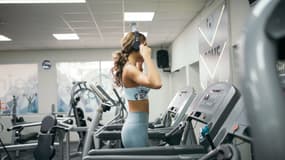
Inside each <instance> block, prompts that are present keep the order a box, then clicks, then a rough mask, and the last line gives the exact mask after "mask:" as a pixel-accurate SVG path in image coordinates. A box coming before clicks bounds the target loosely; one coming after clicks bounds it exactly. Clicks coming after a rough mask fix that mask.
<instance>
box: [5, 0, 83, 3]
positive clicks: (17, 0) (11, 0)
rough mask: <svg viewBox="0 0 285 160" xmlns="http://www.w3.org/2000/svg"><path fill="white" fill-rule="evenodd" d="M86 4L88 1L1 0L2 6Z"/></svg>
mask: <svg viewBox="0 0 285 160" xmlns="http://www.w3.org/2000/svg"><path fill="white" fill-rule="evenodd" d="M36 3H86V0H0V4H36Z"/></svg>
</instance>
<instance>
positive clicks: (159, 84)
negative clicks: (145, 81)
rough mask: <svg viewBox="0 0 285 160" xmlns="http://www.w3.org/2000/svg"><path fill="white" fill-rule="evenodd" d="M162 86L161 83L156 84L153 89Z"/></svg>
mask: <svg viewBox="0 0 285 160" xmlns="http://www.w3.org/2000/svg"><path fill="white" fill-rule="evenodd" d="M161 87H162V84H161V83H157V84H154V86H153V89H160V88H161Z"/></svg>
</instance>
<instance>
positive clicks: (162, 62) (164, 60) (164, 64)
mask: <svg viewBox="0 0 285 160" xmlns="http://www.w3.org/2000/svg"><path fill="white" fill-rule="evenodd" d="M156 60H157V66H158V68H168V67H169V58H168V51H167V50H163V49H162V50H158V51H157V52H156Z"/></svg>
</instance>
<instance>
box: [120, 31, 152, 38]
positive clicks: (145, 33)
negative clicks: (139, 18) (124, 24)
mask: <svg viewBox="0 0 285 160" xmlns="http://www.w3.org/2000/svg"><path fill="white" fill-rule="evenodd" d="M128 33H129V32H125V33H124V37H125V36H126V35H127V34H128ZM140 33H141V34H143V35H144V36H145V37H147V33H148V32H140Z"/></svg>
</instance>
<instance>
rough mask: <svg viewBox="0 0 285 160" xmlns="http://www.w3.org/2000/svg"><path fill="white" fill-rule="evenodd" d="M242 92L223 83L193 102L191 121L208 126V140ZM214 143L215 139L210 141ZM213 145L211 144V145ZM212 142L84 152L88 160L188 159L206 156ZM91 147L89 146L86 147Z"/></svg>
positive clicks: (189, 119) (85, 159) (215, 132)
mask: <svg viewBox="0 0 285 160" xmlns="http://www.w3.org/2000/svg"><path fill="white" fill-rule="evenodd" d="M239 96H240V94H239V92H238V91H237V89H236V88H235V87H234V86H232V85H231V84H228V83H224V82H220V83H217V84H213V85H211V86H209V87H208V88H207V89H206V90H205V91H204V92H203V93H202V94H199V96H198V97H196V98H195V100H194V102H193V103H191V106H192V105H193V106H192V107H190V111H189V113H190V114H189V115H188V116H187V121H189V122H192V120H196V121H200V122H202V123H206V124H207V125H208V127H209V132H208V134H207V137H214V136H215V135H216V134H217V132H218V130H219V128H220V127H221V126H222V124H223V122H224V121H225V119H226V117H227V115H228V114H229V113H230V112H231V110H232V109H233V108H234V106H235V104H236V102H237V100H238V99H239ZM206 140H211V139H206ZM209 143H211V141H210V142H209ZM209 143H204V145H184V146H163V147H157V146H155V147H145V148H127V149H101V150H90V151H88V152H87V154H84V152H83V159H84V160H93V159H104V160H106V159H184V158H200V157H202V156H203V155H205V154H206V152H207V151H206V149H207V148H208V147H209ZM84 147H88V146H84Z"/></svg>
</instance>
